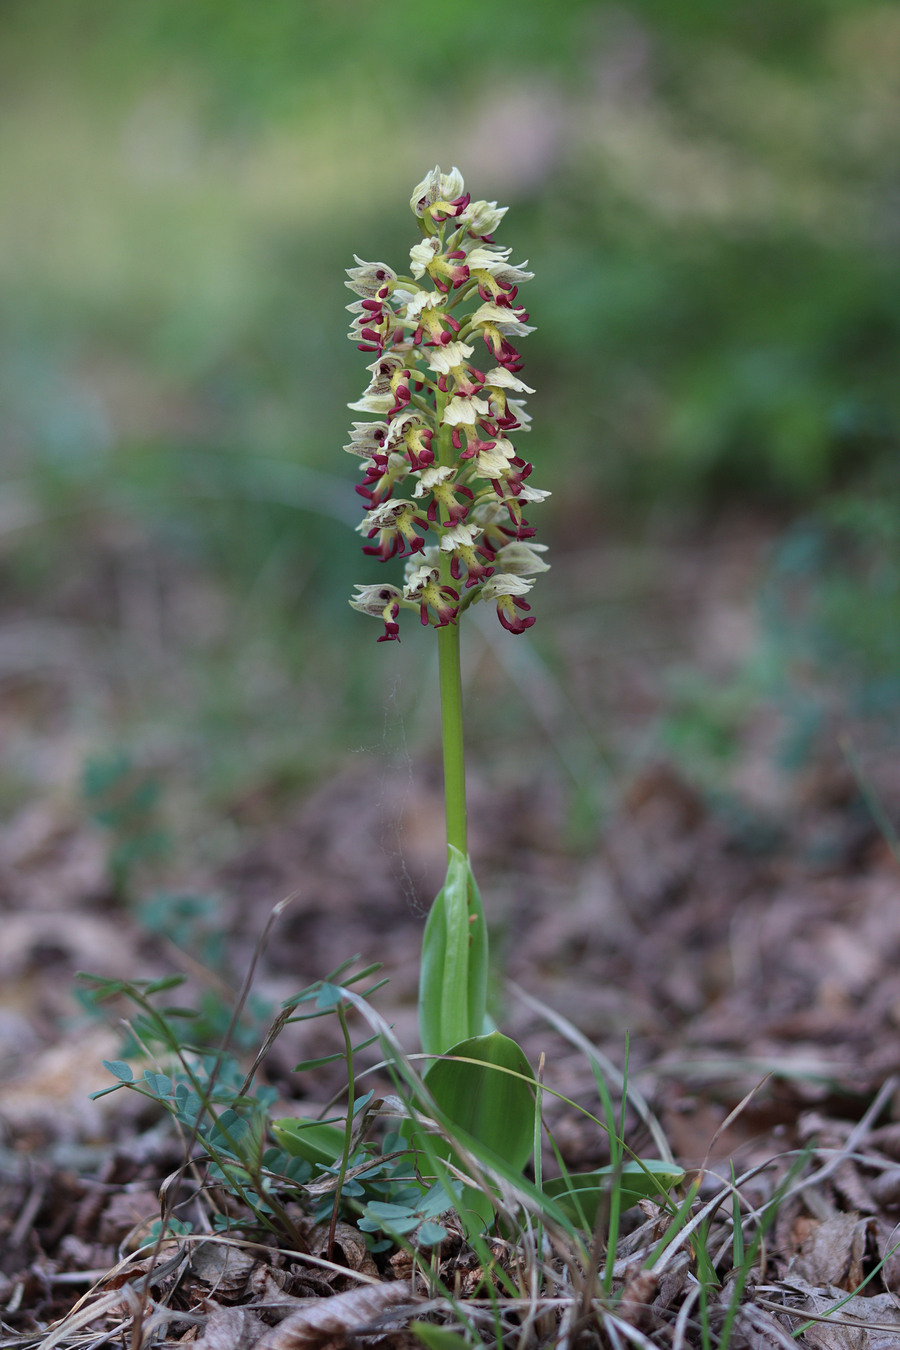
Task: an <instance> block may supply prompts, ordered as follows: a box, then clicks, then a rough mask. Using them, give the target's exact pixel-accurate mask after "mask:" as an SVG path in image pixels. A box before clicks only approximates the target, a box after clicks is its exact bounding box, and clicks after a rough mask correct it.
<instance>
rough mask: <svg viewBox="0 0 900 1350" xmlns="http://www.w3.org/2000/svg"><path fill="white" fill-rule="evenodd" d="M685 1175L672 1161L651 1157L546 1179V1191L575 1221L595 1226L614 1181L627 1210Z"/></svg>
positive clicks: (662, 1191) (660, 1191) (677, 1181)
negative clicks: (600, 1208) (622, 1164)
mask: <svg viewBox="0 0 900 1350" xmlns="http://www.w3.org/2000/svg"><path fill="white" fill-rule="evenodd" d="M683 1177H684V1172H682V1171H679V1170H678V1168H676V1167H673V1166H672V1164H671V1163H669V1162H660V1161H658V1160H657V1159H655V1158H650V1159H642V1160H641V1162H639V1163H638V1162H629V1163H626V1164H625V1165H624V1166H623V1167H621V1168H619V1169H616V1168H614V1167H600V1168H598V1169H597V1170H596V1171H594V1172H575V1173H571V1172H570V1173H569V1176H568V1177H554V1178H553V1180H552V1181H545V1182H544V1194H545V1195H549V1196H550V1197H551V1198H552V1199H554V1200H555V1201H556V1202H557V1204H558V1205H559V1206H560V1208H561V1209H562V1210H564V1211H565V1213H566V1214H568V1215H569V1217H570V1218H571V1219H573V1220H574V1221H575V1223H576V1224H578V1225H579V1226H581V1225H583V1224H587V1225H588V1226H589V1227H591V1228H592V1227H593V1226H594V1224H595V1223H596V1221H597V1209H598V1206H599V1204H600V1199H601V1197H602V1196H603V1195H605V1194H606V1193H608V1191H609V1188H610V1185H611V1184H617V1185H618V1188H619V1195H620V1205H621V1208H622V1209H628V1208H630V1206H631V1205H636V1204H637V1203H638V1201H639V1200H644V1199H652V1198H653V1197H654V1196H657V1195H664V1194H665V1193H666V1191H668V1190H669V1189H670V1188H671V1187H672V1186H677V1185H678V1183H679V1182H680V1181H681V1180H682V1179H683Z"/></svg>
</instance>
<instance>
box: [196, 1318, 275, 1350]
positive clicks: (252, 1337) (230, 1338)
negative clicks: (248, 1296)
mask: <svg viewBox="0 0 900 1350" xmlns="http://www.w3.org/2000/svg"><path fill="white" fill-rule="evenodd" d="M266 1330H267V1327H266V1325H265V1323H264V1322H261V1321H260V1319H259V1318H258V1317H257V1316H256V1314H255V1313H254V1312H253V1310H252V1309H251V1308H216V1309H215V1311H214V1312H212V1313H211V1314H210V1316H209V1318H208V1320H207V1322H206V1326H205V1327H204V1328H203V1335H202V1336H201V1337H200V1338H199V1339H198V1340H197V1341H195V1342H194V1345H195V1348H196V1350H251V1347H252V1346H254V1345H256V1344H257V1342H258V1341H259V1339H260V1337H261V1336H262V1335H263V1334H264V1333H265V1332H266Z"/></svg>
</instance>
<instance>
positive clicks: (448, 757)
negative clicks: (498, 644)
mask: <svg viewBox="0 0 900 1350" xmlns="http://www.w3.org/2000/svg"><path fill="white" fill-rule="evenodd" d="M438 670H439V673H440V684H441V742H442V745H443V751H444V810H445V813H446V818H447V848H448V850H449V849H450V848H451V847H453V848H458V849H459V851H460V853H461V854H462V855H463V857H464V858H465V857H466V856H467V854H468V851H469V850H468V844H467V839H466V763H465V751H464V748H463V712H462V675H461V672H460V663H459V624H458V623H448V624H446V625H445V626H444V627H443V628H439V629H438Z"/></svg>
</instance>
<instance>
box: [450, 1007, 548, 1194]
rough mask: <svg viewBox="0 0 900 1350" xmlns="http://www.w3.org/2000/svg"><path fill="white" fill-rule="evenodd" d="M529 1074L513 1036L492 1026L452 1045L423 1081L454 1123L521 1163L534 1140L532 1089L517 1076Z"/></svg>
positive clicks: (517, 1165)
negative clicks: (479, 1034) (488, 1032)
mask: <svg viewBox="0 0 900 1350" xmlns="http://www.w3.org/2000/svg"><path fill="white" fill-rule="evenodd" d="M472 1061H476V1062H474V1063H473V1062H472ZM518 1075H521V1077H519V1076H518ZM533 1077H534V1075H533V1073H532V1070H531V1066H530V1065H529V1063H528V1060H527V1059H526V1058H525V1055H524V1053H523V1051H522V1050H521V1049H520V1047H519V1046H518V1045H516V1043H515V1041H513V1040H510V1038H509V1037H508V1036H503V1035H501V1033H500V1032H499V1031H492V1032H491V1033H490V1034H489V1035H487V1036H472V1037H470V1038H469V1039H468V1040H465V1041H460V1042H459V1044H457V1045H454V1046H453V1047H452V1049H451V1050H450V1051H449V1054H448V1057H447V1058H446V1059H439V1060H437V1061H436V1062H435V1063H434V1064H432V1066H431V1068H430V1069H429V1070H428V1072H427V1073H426V1075H425V1086H426V1087H427V1088H428V1091H429V1092H430V1093H431V1095H432V1096H433V1097H434V1100H435V1101H436V1102H437V1104H438V1106H439V1107H440V1108H441V1110H442V1111H443V1112H444V1113H445V1115H447V1116H448V1117H449V1118H450V1120H451V1121H452V1122H453V1124H454V1125H455V1126H457V1127H458V1128H459V1129H460V1130H462V1131H464V1132H465V1134H466V1135H468V1136H469V1137H470V1138H471V1139H472V1140H474V1141H476V1142H477V1143H479V1144H482V1145H484V1146H485V1147H486V1148H487V1149H489V1150H490V1151H491V1152H492V1153H496V1154H499V1156H500V1157H501V1158H504V1159H505V1160H506V1161H507V1162H508V1163H509V1164H510V1165H511V1166H512V1167H515V1168H521V1167H524V1166H525V1163H526V1162H527V1161H528V1158H529V1157H530V1155H531V1149H532V1145H533V1143H534V1093H533V1090H532V1088H531V1087H529V1085H528V1082H523V1081H522V1080H523V1078H525V1079H533Z"/></svg>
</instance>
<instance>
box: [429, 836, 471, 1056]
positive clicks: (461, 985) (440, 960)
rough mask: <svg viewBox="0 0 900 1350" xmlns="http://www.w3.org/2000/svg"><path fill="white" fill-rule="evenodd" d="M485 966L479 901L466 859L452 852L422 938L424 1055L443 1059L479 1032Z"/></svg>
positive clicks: (454, 851)
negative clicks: (447, 1052) (455, 1047)
mask: <svg viewBox="0 0 900 1350" xmlns="http://www.w3.org/2000/svg"><path fill="white" fill-rule="evenodd" d="M487 962H488V954H487V929H486V928H485V922H484V911H483V909H482V905H481V896H480V895H479V893H478V887H477V886H476V884H475V878H474V877H473V875H472V869H471V868H470V866H469V861H468V859H467V858H465V857H463V855H462V853H460V852H459V850H458V849H455V848H451V849H450V861H449V863H448V866H447V875H446V878H445V880H444V885H443V886H442V888H441V890H440V891H439V892H438V895H437V897H436V899H435V901H434V904H433V905H432V906H431V911H430V913H429V915H428V922H427V923H426V925H425V934H424V937H423V939H422V962H421V968H420V974H419V1029H420V1034H421V1038H422V1048H423V1050H425V1052H426V1054H434V1055H440V1054H444V1053H445V1052H446V1051H447V1050H449V1049H450V1047H451V1045H456V1044H457V1043H458V1042H460V1041H463V1040H466V1039H467V1038H468V1037H470V1036H477V1035H479V1034H480V1033H481V1032H482V1031H483V1030H484V1017H485V1008H486V1003H487V979H488V970H487Z"/></svg>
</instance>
